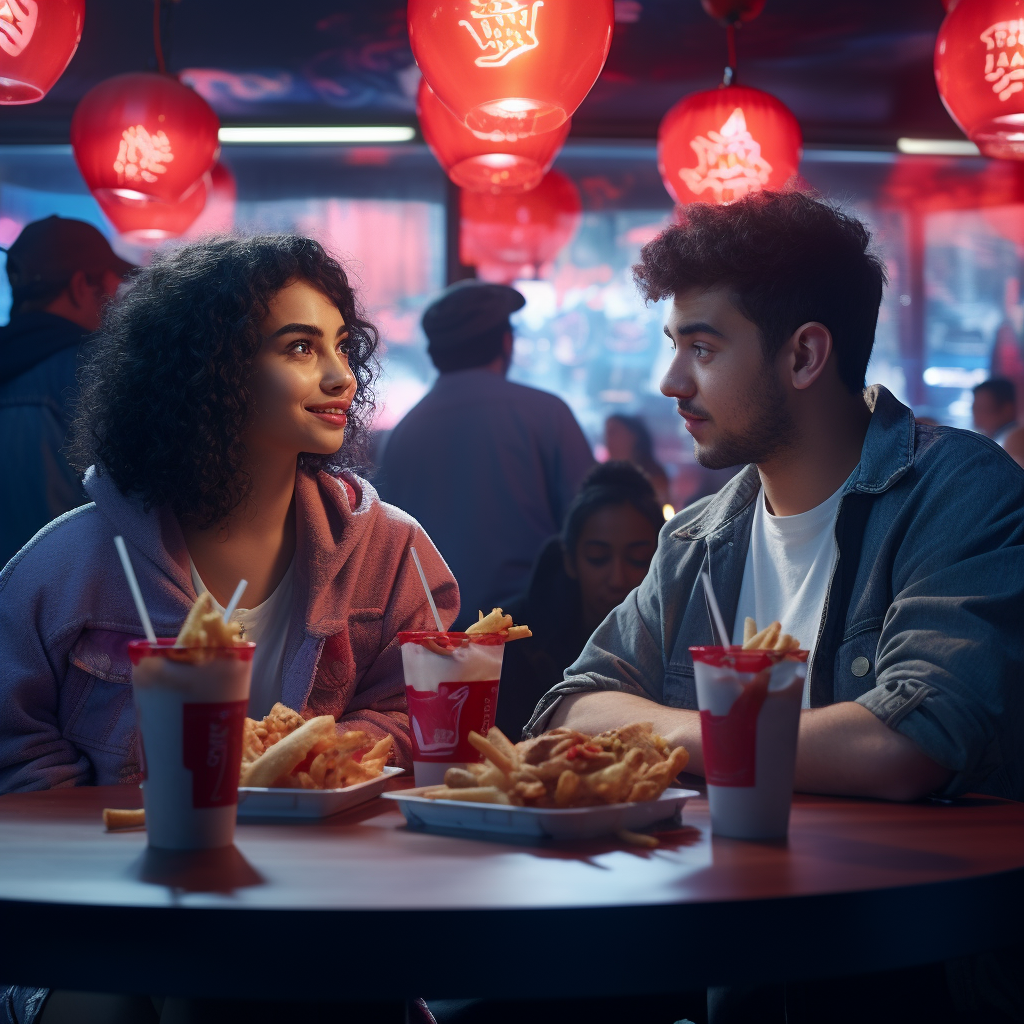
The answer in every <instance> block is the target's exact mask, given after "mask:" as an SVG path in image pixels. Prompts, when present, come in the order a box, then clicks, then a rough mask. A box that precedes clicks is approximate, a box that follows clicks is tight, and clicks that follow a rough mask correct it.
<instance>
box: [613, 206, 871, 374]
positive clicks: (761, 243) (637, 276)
mask: <svg viewBox="0 0 1024 1024" xmlns="http://www.w3.org/2000/svg"><path fill="white" fill-rule="evenodd" d="M870 243H871V236H870V234H869V233H868V230H867V228H865V227H864V225H863V224H862V223H861V222H860V221H859V220H857V218H856V217H851V216H849V215H848V214H846V213H843V211H842V210H840V209H838V207H836V206H833V205H832V204H830V203H827V202H824V201H822V200H820V199H817V198H815V197H813V196H810V195H807V194H806V193H803V192H795V191H787V192H758V193H755V194H753V195H749V196H746V197H745V198H743V199H741V200H740V201H739V202H737V203H733V204H731V205H729V206H712V205H710V204H708V203H694V204H692V205H690V206H687V207H685V209H684V211H683V214H682V219H681V221H680V223H679V224H677V225H674V226H672V227H670V228H667V229H666V230H665V231H663V232H662V233H661V234H660V235H658V237H657V238H655V239H654V240H653V241H652V242H648V244H647V245H645V246H644V247H643V249H642V250H641V251H640V262H639V263H637V264H636V266H634V267H633V278H634V280H635V281H636V283H637V284H638V285H639V287H640V290H641V292H642V294H643V296H644V298H645V299H647V300H648V301H651V300H655V301H656V300H658V299H664V298H670V297H671V296H673V295H676V294H678V293H679V292H683V291H687V290H688V289H690V288H695V287H696V288H718V287H726V288H729V289H731V290H732V292H733V293H734V296H735V299H734V301H735V304H736V307H737V308H738V309H739V311H740V312H741V313H742V314H743V315H744V316H745V317H747V319H748V320H750V321H751V322H752V323H753V324H755V325H756V326H757V328H758V330H759V331H760V333H761V342H762V345H763V349H764V354H765V357H766V358H771V357H773V356H774V355H775V354H776V353H777V352H778V351H779V349H780V348H781V347H782V345H783V343H784V342H785V341H786V339H787V338H789V337H790V336H791V335H792V333H793V332H794V331H795V330H796V329H797V328H798V327H800V325H801V324H805V323H808V322H810V321H812V320H816V321H818V322H819V323H822V324H824V325H825V326H826V327H827V328H828V329H829V331H830V332H831V334H832V340H833V344H834V346H835V353H836V360H837V363H838V370H839V377H840V379H841V380H842V382H843V383H844V384H845V385H846V387H847V388H848V389H849V391H850V393H851V394H856V393H857V392H858V391H860V390H861V389H862V388H863V387H864V374H865V371H866V370H867V365H868V360H869V359H870V358H871V348H872V346H873V344H874V340H875V327H876V325H877V322H878V307H879V305H880V304H881V301H882V289H883V288H884V286H885V284H886V281H887V274H886V270H885V264H884V263H883V262H882V259H881V257H879V256H878V255H876V254H875V253H874V252H871V251H870V250H869V245H870Z"/></svg>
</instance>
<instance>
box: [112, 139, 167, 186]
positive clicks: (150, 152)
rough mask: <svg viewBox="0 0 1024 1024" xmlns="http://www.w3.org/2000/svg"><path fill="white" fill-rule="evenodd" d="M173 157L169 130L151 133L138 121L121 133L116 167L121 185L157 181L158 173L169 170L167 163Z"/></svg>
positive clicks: (115, 161)
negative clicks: (128, 182)
mask: <svg viewBox="0 0 1024 1024" xmlns="http://www.w3.org/2000/svg"><path fill="white" fill-rule="evenodd" d="M173 159H174V154H173V153H172V152H171V140H170V139H168V138H167V133H166V132H156V134H154V135H150V134H149V132H148V131H147V130H146V129H145V127H144V126H143V125H141V124H137V125H135V126H134V127H132V128H125V130H124V131H123V132H122V133H121V140H120V142H119V144H118V148H117V159H115V160H114V170H115V171H116V172H117V180H118V183H119V184H122V185H123V184H124V183H125V182H126V181H148V182H154V181H157V180H158V179H157V175H158V174H166V173H167V166H166V165H167V164H169V163H170V162H171V161H172V160H173Z"/></svg>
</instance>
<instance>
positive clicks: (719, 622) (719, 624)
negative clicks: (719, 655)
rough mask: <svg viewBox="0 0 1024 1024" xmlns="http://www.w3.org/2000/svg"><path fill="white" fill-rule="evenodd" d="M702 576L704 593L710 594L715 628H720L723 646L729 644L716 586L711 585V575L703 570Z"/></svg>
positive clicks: (719, 636)
mask: <svg viewBox="0 0 1024 1024" xmlns="http://www.w3.org/2000/svg"><path fill="white" fill-rule="evenodd" d="M700 578H701V579H702V580H703V581H704V593H705V594H707V596H708V604H709V605H710V606H711V616H712V618H714V620H715V628H716V629H717V630H718V640H719V643H721V645H722V646H723V647H728V646H729V638H728V637H727V636H726V633H725V621H724V620H723V619H722V613H721V611H720V610H719V607H718V599H717V598H716V597H715V588H714V587H712V586H711V577H710V576H709V575H708V574H707V573H706V572H702V573H701V574H700Z"/></svg>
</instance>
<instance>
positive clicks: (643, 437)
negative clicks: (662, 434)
mask: <svg viewBox="0 0 1024 1024" xmlns="http://www.w3.org/2000/svg"><path fill="white" fill-rule="evenodd" d="M604 444H605V448H607V449H608V458H609V460H613V461H623V460H624V461H626V462H632V463H633V465H634V466H636V467H637V468H638V469H641V470H643V472H644V473H645V474H646V476H647V479H648V480H650V481H651V484H652V486H653V487H654V493H655V495H656V496H657V499H658V504H659V505H667V504H668V503H669V487H668V474H667V473H666V472H665V467H664V466H662V464H661V463H660V462H658V460H657V459H656V458H655V457H654V438H652V437H651V432H650V431H649V430H648V429H647V424H646V423H644V421H643V420H642V419H641V418H640V417H639V416H624V415H623V414H622V413H614V414H613V415H611V416H609V417H608V418H607V419H606V420H605V421H604Z"/></svg>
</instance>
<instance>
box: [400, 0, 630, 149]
mask: <svg viewBox="0 0 1024 1024" xmlns="http://www.w3.org/2000/svg"><path fill="white" fill-rule="evenodd" d="M408 12H409V40H410V42H411V44H412V52H413V56H415V58H416V63H417V64H418V65H419V66H420V70H421V71H422V72H423V77H424V78H426V80H427V81H428V82H429V83H430V87H431V88H432V89H433V90H434V92H435V93H437V96H438V98H439V99H440V100H441V102H442V103H444V105H445V106H446V107H448V109H449V110H450V111H451V112H452V113H453V114H454V115H455V116H456V117H457V118H458V119H459V120H460V121H461V122H463V123H464V124H465V125H466V126H467V127H469V128H471V129H473V131H479V132H488V133H489V132H499V133H500V134H501V135H503V136H504V137H505V138H506V139H515V138H521V137H523V136H526V135H534V134H537V133H539V132H549V131H553V130H554V129H555V128H557V127H559V125H561V124H562V123H563V122H564V121H565V120H566V119H567V118H569V117H571V116H572V114H573V113H574V112H575V110H576V108H577V107H578V106H579V105H580V103H582V102H583V98H584V96H586V95H587V93H588V92H589V91H590V88H591V86H592V85H593V84H594V82H595V81H597V76H598V75H599V74H600V73H601V68H603V67H604V62H605V58H606V57H607V56H608V47H609V46H610V45H611V41H612V27H613V25H614V21H615V19H614V13H613V3H612V0H547V2H545V0H409V5H408Z"/></svg>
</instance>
